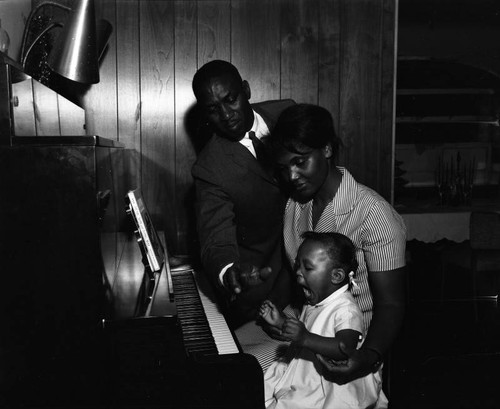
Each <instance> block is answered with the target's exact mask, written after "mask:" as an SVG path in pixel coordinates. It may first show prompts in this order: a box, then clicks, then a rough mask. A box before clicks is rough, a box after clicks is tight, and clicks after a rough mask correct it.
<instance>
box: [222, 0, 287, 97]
mask: <svg viewBox="0 0 500 409" xmlns="http://www.w3.org/2000/svg"><path fill="white" fill-rule="evenodd" d="M280 4H281V2H280V1H275V0H260V1H259V2H258V7H256V3H255V2H254V1H252V0H234V1H232V2H231V33H232V37H231V40H232V41H231V62H232V63H233V64H234V65H235V66H236V67H237V68H238V69H239V71H240V74H241V76H242V77H243V79H246V80H247V81H248V82H249V84H250V89H251V93H252V95H251V100H252V102H259V101H264V100H268V99H279V98H280V97H281V95H280V37H279V35H280V32H279V21H280V19H279V16H280Z"/></svg>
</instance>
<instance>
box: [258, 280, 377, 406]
mask: <svg viewBox="0 0 500 409" xmlns="http://www.w3.org/2000/svg"><path fill="white" fill-rule="evenodd" d="M300 320H301V321H302V322H303V323H304V325H305V327H306V328H307V330H308V331H310V332H312V333H315V334H318V335H321V336H324V337H335V334H336V333H337V332H338V331H340V330H343V329H353V330H356V331H358V332H360V333H361V334H363V314H362V313H361V310H360V308H359V306H358V304H357V303H356V301H355V300H354V297H353V296H352V294H351V293H350V292H349V291H348V285H345V286H343V287H342V288H340V289H338V290H337V291H335V292H334V293H333V294H331V295H330V296H329V297H327V298H326V299H324V300H323V301H321V302H320V303H318V304H316V305H306V306H304V308H303V310H302V313H301V316H300ZM363 335H364V334H363ZM360 344H361V342H360ZM323 371H326V369H324V368H323V366H322V365H321V364H320V363H319V361H318V360H317V358H316V356H315V354H314V353H313V352H311V351H310V350H308V349H306V348H294V347H293V344H292V345H291V346H290V348H289V350H288V351H287V354H286V355H285V357H284V358H282V359H280V360H278V361H275V362H273V364H272V365H271V366H270V367H269V368H268V370H267V371H266V373H265V374H264V384H265V400H266V408H268V409H271V408H272V409H285V408H286V409H312V408H315V409H317V408H318V409H319V408H342V409H344V408H367V407H372V406H370V405H374V404H376V403H377V401H378V399H379V395H380V402H379V403H380V404H381V405H378V404H377V406H375V407H377V408H382V407H384V403H383V402H387V399H386V398H385V395H384V394H383V392H382V379H381V373H380V371H379V372H377V373H375V374H369V375H367V376H365V377H364V378H360V379H357V380H354V381H352V382H350V383H348V384H345V385H337V384H334V383H332V382H330V381H327V380H326V379H325V378H324V377H323V376H322V375H321V373H322V372H323Z"/></svg>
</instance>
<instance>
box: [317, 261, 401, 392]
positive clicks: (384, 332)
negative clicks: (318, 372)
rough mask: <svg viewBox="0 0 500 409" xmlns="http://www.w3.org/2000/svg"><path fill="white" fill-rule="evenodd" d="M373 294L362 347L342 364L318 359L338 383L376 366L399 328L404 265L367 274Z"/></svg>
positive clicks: (371, 369)
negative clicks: (367, 327)
mask: <svg viewBox="0 0 500 409" xmlns="http://www.w3.org/2000/svg"><path fill="white" fill-rule="evenodd" d="M369 277H370V278H369V280H370V289H371V291H372V295H373V318H372V321H371V323H370V328H369V330H368V333H367V335H366V339H365V342H364V343H363V345H362V347H361V348H360V349H358V350H356V351H354V353H353V354H352V355H351V356H350V357H349V359H348V360H347V362H346V363H345V364H344V365H334V364H331V363H329V362H328V361H327V360H325V359H321V357H319V358H320V361H321V362H322V363H323V364H324V365H325V366H326V368H327V369H328V373H325V377H327V379H329V380H331V381H332V382H335V383H338V384H340V385H342V384H345V383H347V382H350V381H352V380H354V379H357V378H360V377H362V376H366V375H368V374H369V373H371V372H373V371H375V370H376V369H378V365H380V363H381V362H380V361H381V359H382V358H383V357H384V355H385V354H386V353H387V352H388V351H389V350H390V347H391V345H392V344H393V342H394V340H395V338H396V336H397V335H398V332H399V331H400V328H401V325H402V322H403V317H404V312H405V303H406V301H405V300H406V272H405V268H404V267H402V268H398V269H395V270H391V271H380V272H373V273H370V274H369Z"/></svg>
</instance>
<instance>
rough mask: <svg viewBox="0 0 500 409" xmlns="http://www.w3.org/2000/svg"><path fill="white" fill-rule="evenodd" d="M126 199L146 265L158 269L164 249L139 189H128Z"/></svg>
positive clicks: (161, 262)
mask: <svg viewBox="0 0 500 409" xmlns="http://www.w3.org/2000/svg"><path fill="white" fill-rule="evenodd" d="M126 201H127V203H128V206H129V209H128V210H129V213H130V214H131V215H132V217H133V219H134V223H135V225H136V227H137V232H136V233H137V234H138V237H137V241H138V242H139V244H140V245H141V246H142V248H143V250H144V253H145V255H146V258H147V262H148V266H149V268H150V269H151V271H152V272H156V271H160V270H161V269H162V266H163V263H164V262H165V251H164V250H163V246H162V244H161V242H160V238H159V237H158V233H157V232H156V230H155V228H154V226H153V223H152V222H151V218H150V217H149V213H148V210H147V208H146V205H145V204H144V200H143V199H142V194H141V192H140V190H138V189H136V190H131V191H129V192H128V193H127V196H126Z"/></svg>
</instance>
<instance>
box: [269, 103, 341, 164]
mask: <svg viewBox="0 0 500 409" xmlns="http://www.w3.org/2000/svg"><path fill="white" fill-rule="evenodd" d="M270 143H271V147H272V149H273V150H275V151H276V150H279V149H283V148H284V149H286V150H287V151H289V152H294V153H298V154H301V153H304V152H307V151H310V150H311V149H321V148H324V147H325V146H326V145H327V144H330V145H331V147H332V150H333V153H334V155H336V154H337V153H338V150H339V148H340V147H341V146H342V141H341V140H340V138H338V137H337V134H336V132H335V128H334V126H333V118H332V115H331V114H330V112H328V110H326V109H325V108H323V107H320V106H319V105H313V104H296V105H292V106H290V107H288V108H286V109H285V110H284V111H283V112H282V113H281V115H280V116H279V118H278V121H277V122H276V126H275V127H274V129H273V131H272V132H271V138H270Z"/></svg>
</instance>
